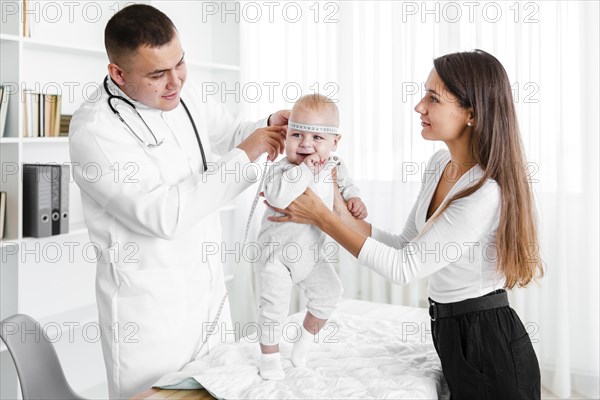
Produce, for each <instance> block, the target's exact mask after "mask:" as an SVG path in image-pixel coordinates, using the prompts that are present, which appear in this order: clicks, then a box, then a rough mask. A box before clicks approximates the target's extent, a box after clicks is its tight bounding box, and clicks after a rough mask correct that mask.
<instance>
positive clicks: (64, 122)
mask: <svg viewBox="0 0 600 400" xmlns="http://www.w3.org/2000/svg"><path fill="white" fill-rule="evenodd" d="M72 117H73V116H72V115H70V114H63V115H61V116H60V129H59V131H58V136H63V137H64V136H69V126H70V125H71V118H72Z"/></svg>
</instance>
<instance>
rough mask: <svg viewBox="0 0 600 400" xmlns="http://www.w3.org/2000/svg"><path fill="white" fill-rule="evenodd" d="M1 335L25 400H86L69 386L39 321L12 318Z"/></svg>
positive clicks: (2, 325) (5, 322)
mask: <svg viewBox="0 0 600 400" xmlns="http://www.w3.org/2000/svg"><path fill="white" fill-rule="evenodd" d="M0 336H1V337H2V340H3V341H4V343H6V347H7V348H8V351H9V352H10V355H11V356H12V359H13V361H14V363H15V367H16V369H17V375H18V376H19V381H20V383H21V392H22V394H23V400H33V399H36V400H38V399H48V400H59V399H60V400H71V399H73V400H83V398H82V397H80V396H79V395H78V394H77V393H75V392H74V391H73V389H71V386H69V383H68V382H67V379H66V378H65V374H64V372H63V369H62V366H61V365H60V361H59V359H58V355H57V354H56V350H55V349H54V345H53V344H52V342H50V341H49V340H48V338H47V337H46V336H45V335H44V332H43V331H42V329H41V327H40V324H39V323H38V322H37V321H36V320H34V319H33V318H31V317H30V316H28V315H24V314H15V315H13V316H10V317H8V318H6V319H4V320H2V321H0Z"/></svg>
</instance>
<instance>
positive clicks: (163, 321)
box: [69, 4, 289, 398]
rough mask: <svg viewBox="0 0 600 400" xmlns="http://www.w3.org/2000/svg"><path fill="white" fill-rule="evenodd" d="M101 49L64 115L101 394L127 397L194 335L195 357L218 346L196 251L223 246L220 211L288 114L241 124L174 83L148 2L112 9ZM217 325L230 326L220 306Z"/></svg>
mask: <svg viewBox="0 0 600 400" xmlns="http://www.w3.org/2000/svg"><path fill="white" fill-rule="evenodd" d="M105 45H106V51H107V53H108V58H109V60H110V64H109V65H108V72H109V75H108V77H107V78H106V79H105V80H104V85H102V87H101V88H100V89H99V92H98V93H97V94H96V95H97V96H94V97H93V98H95V99H97V100H96V101H93V102H92V101H89V102H86V103H84V104H83V105H82V106H81V107H80V109H79V110H77V112H76V113H75V114H74V116H73V119H72V122H71V127H70V132H69V136H70V141H69V143H70V152H71V159H72V162H73V163H74V178H75V181H76V182H77V184H78V185H79V187H80V189H81V196H82V201H83V208H84V213H85V219H86V223H87V226H88V230H89V234H90V239H91V241H92V242H93V243H94V244H95V245H97V246H98V248H99V253H98V255H99V257H98V262H97V271H96V296H97V301H98V312H99V319H100V326H101V328H102V349H103V352H104V361H105V363H106V369H107V374H108V384H109V392H110V397H111V398H127V397H129V396H131V395H133V394H135V393H137V392H140V391H143V390H145V389H148V388H149V387H150V386H151V384H152V383H153V382H155V381H156V380H157V379H158V378H159V377H160V376H162V375H163V374H165V373H167V372H173V371H177V370H179V369H180V368H181V367H182V366H184V365H185V364H186V363H187V362H188V361H190V359H191V358H192V357H193V356H194V354H195V353H196V351H197V349H199V348H200V346H201V345H202V344H203V342H204V341H206V344H205V345H204V346H203V347H202V352H201V353H200V355H202V354H205V353H207V352H208V351H210V350H211V349H213V348H214V346H215V345H217V344H218V343H219V342H220V340H221V337H220V335H210V336H209V335H207V332H206V331H207V329H206V323H207V322H212V321H213V320H214V318H215V316H216V315H217V312H218V309H219V306H220V305H221V300H222V299H223V295H224V294H225V284H224V279H223V270H222V264H221V260H220V257H219V255H214V256H207V255H205V254H204V253H203V251H202V250H203V248H204V245H205V244H207V243H211V244H213V243H214V244H217V245H218V244H220V243H221V230H220V222H219V215H218V209H219V207H221V206H222V205H224V204H226V203H227V202H229V201H230V200H232V199H233V198H235V197H236V196H237V195H238V194H240V193H241V192H242V191H243V190H245V189H246V188H248V187H249V186H251V184H252V183H253V181H255V179H256V172H257V171H258V169H257V168H248V166H249V164H250V163H251V162H253V161H255V160H256V159H257V158H258V157H259V156H260V155H261V154H263V153H265V152H266V153H268V157H269V159H271V160H273V159H274V158H275V157H277V155H278V154H279V153H282V152H283V148H284V137H285V130H284V128H282V127H281V125H285V124H287V117H288V115H289V113H288V112H287V111H279V112H277V113H275V114H272V115H271V116H270V118H268V119H265V120H262V121H259V122H257V123H244V124H240V123H236V122H235V121H234V120H233V118H232V117H231V116H230V115H229V114H228V113H227V112H226V111H225V109H224V107H223V106H222V105H217V104H209V103H203V102H201V101H200V97H199V94H198V93H196V92H195V91H194V89H193V88H191V87H189V85H188V86H184V83H185V80H186V64H185V54H184V51H183V48H182V46H181V43H180V39H179V35H178V32H177V30H176V28H175V26H174V25H173V22H172V21H171V20H170V19H169V18H168V17H167V16H166V15H165V14H163V13H162V12H161V11H159V10H157V9H156V8H153V7H151V6H147V5H141V4H137V5H131V6H128V7H125V8H123V9H122V10H121V11H119V12H118V13H116V14H115V15H114V16H113V17H112V18H111V19H110V21H109V22H108V24H107V25H106V29H105ZM267 125H271V126H268V127H267ZM236 146H237V147H236ZM215 153H216V154H218V155H219V157H220V158H218V157H215V156H213V154H215ZM252 171H254V175H252ZM223 324H231V320H230V314H229V306H228V304H227V302H225V303H224V307H223V310H222V313H221V317H220V319H219V326H220V327H222V326H223ZM207 337H208V339H207Z"/></svg>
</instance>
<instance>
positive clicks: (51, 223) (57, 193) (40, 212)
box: [23, 164, 69, 237]
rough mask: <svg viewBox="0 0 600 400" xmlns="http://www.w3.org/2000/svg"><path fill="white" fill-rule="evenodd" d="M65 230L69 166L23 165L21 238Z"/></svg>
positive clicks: (67, 225) (65, 231)
mask: <svg viewBox="0 0 600 400" xmlns="http://www.w3.org/2000/svg"><path fill="white" fill-rule="evenodd" d="M68 231H69V167H68V166H66V165H62V166H61V165H55V164H23V236H32V237H46V236H50V235H57V234H61V233H67V232H68Z"/></svg>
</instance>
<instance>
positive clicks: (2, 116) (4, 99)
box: [0, 85, 8, 137]
mask: <svg viewBox="0 0 600 400" xmlns="http://www.w3.org/2000/svg"><path fill="white" fill-rule="evenodd" d="M7 113H8V88H7V87H5V86H2V85H0V137H2V136H4V127H5V126H6V116H7Z"/></svg>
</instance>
